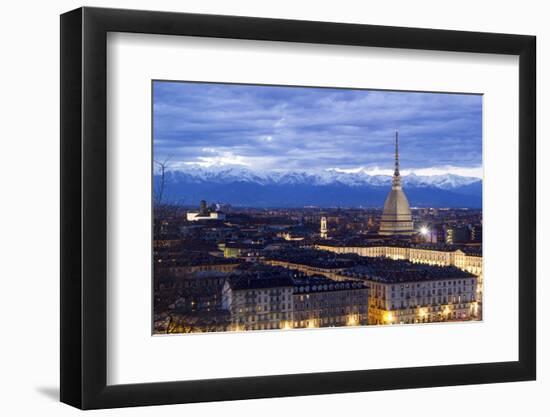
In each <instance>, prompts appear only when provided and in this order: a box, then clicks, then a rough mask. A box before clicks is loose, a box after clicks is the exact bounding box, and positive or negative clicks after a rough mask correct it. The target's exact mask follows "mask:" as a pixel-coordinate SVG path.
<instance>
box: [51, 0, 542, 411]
mask: <svg viewBox="0 0 550 417" xmlns="http://www.w3.org/2000/svg"><path fill="white" fill-rule="evenodd" d="M108 32H131V33H146V34H162V35H174V36H178V35H186V36H198V37H215V38H235V39H254V40H267V41H285V42H305V43H318V44H332V45H356V46H371V47H383V48H404V49H421V50H440V51H456V52H476V53H490V54H507V55H516V56H519V103H518V112H519V131H518V139H519V155H518V158H519V271H518V273H519V277H520V279H519V294H518V297H519V360H518V361H514V362H497V363H477V364H467V365H446V366H428V367H413V368H398V369H376V370H357V371H344V372H326V373H310V374H293V375H275V376H257V377H240V378H228V379H209V380H199V381H175V382H162V383H142V384H131V385H113V386H109V385H107V383H106V380H107V379H106V375H107V334H106V329H107V309H106V307H107V305H106V299H107V284H106V281H107V276H106V275H107V274H106V257H107V252H106V244H107V181H108V178H107V139H106V138H107V135H106V127H107V111H106V93H107V87H106V86H107V72H106V59H107V57H106V46H107V41H106V39H107V33H108ZM60 56H61V310H60V315H61V401H62V402H64V403H67V404H70V405H72V406H75V407H78V408H81V409H96V408H112V407H125V406H143V405H156V404H174V403H191V402H202V401H219V400H237V399H251V398H265V397H282V396H298V395H314V394H330V393H344V392H358V391H376V390H388V389H402V388H423V387H435V386H450V385H464V384H482V383H496V382H507V381H526V380H534V379H535V377H536V315H535V311H536V285H535V280H536V267H535V256H536V255H535V253H536V239H535V236H536V187H535V181H536V163H535V161H536V157H535V156H536V144H535V135H536V131H535V123H536V119H535V118H536V116H535V109H536V91H535V87H536V81H535V80H536V77H535V75H536V70H535V67H536V65H535V63H536V38H535V37H534V36H524V35H510V34H495V33H480V32H461V31H448V30H432V29H415V28H403V27H387V26H371V25H358V24H341V23H325V22H312V21H295V20H279V19H265V18H251V17H235V16H217V15H200V14H186V13H170V12H152V11H137V10H120V9H102V8H88V7H84V8H79V9H77V10H73V11H71V12H68V13H65V14H63V15H61V54H60Z"/></svg>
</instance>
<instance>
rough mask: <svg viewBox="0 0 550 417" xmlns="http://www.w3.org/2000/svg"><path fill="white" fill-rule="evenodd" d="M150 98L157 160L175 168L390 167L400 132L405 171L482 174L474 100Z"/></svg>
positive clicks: (413, 96) (199, 92)
mask: <svg viewBox="0 0 550 417" xmlns="http://www.w3.org/2000/svg"><path fill="white" fill-rule="evenodd" d="M153 94H154V112H153V114H154V120H153V123H154V124H153V127H154V128H153V135H154V153H155V158H156V159H165V158H166V157H168V156H169V157H170V160H171V161H173V164H172V166H177V165H181V164H187V165H188V164H198V165H202V166H207V165H208V164H238V165H247V166H249V167H250V168H253V169H258V170H266V169H277V170H285V169H301V170H306V171H308V170H324V169H328V168H338V169H343V170H346V169H357V168H358V167H363V168H365V169H367V170H369V169H370V170H372V171H376V170H377V169H379V170H388V169H389V170H390V171H391V169H392V166H393V152H394V149H393V146H394V134H395V133H394V132H395V130H396V129H398V130H399V133H400V153H401V167H402V169H403V170H404V172H405V170H409V171H411V172H415V173H416V172H441V171H442V170H447V171H449V172H450V171H452V172H480V170H481V168H480V167H481V164H482V161H481V150H482V141H481V123H482V122H481V120H482V119H481V112H482V108H481V106H482V104H481V96H479V95H464V94H462V95H461V94H440V93H411V92H388V91H371V90H350V89H330V88H300V87H271V86H252V85H231V84H210V83H187V82H181V83H180V82H155V83H154V91H153ZM422 170H423V171H422ZM476 170H477V171H476ZM476 176H477V175H476Z"/></svg>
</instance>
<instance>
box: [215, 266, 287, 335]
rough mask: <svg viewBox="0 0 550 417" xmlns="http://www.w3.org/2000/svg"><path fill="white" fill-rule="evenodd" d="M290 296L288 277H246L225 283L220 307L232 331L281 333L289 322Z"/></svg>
mask: <svg viewBox="0 0 550 417" xmlns="http://www.w3.org/2000/svg"><path fill="white" fill-rule="evenodd" d="M292 292H293V281H292V279H291V278H290V277H289V276H286V275H279V276H270V277H265V278H262V277H257V276H256V275H246V276H243V277H236V278H233V279H229V280H227V282H226V283H225V285H224V287H223V290H222V299H223V301H222V305H223V308H224V309H226V310H228V311H229V313H230V316H231V319H230V320H231V326H232V329H233V330H239V331H240V330H272V329H283V328H286V327H287V326H288V323H289V322H292Z"/></svg>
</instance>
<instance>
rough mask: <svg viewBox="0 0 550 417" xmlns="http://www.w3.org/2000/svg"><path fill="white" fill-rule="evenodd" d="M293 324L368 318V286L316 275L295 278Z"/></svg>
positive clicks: (342, 323)
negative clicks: (313, 276) (300, 278)
mask: <svg viewBox="0 0 550 417" xmlns="http://www.w3.org/2000/svg"><path fill="white" fill-rule="evenodd" d="M293 315H294V320H293V327H295V328H311V327H333V326H360V325H365V324H367V322H368V288H367V286H366V285H365V284H364V283H363V282H357V281H344V282H334V281H332V280H330V279H326V278H321V277H316V278H307V279H302V280H295V283H294V295H293Z"/></svg>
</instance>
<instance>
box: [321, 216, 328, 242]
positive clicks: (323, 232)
mask: <svg viewBox="0 0 550 417" xmlns="http://www.w3.org/2000/svg"><path fill="white" fill-rule="evenodd" d="M327 237H328V227H327V218H326V217H321V239H326V238H327Z"/></svg>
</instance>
